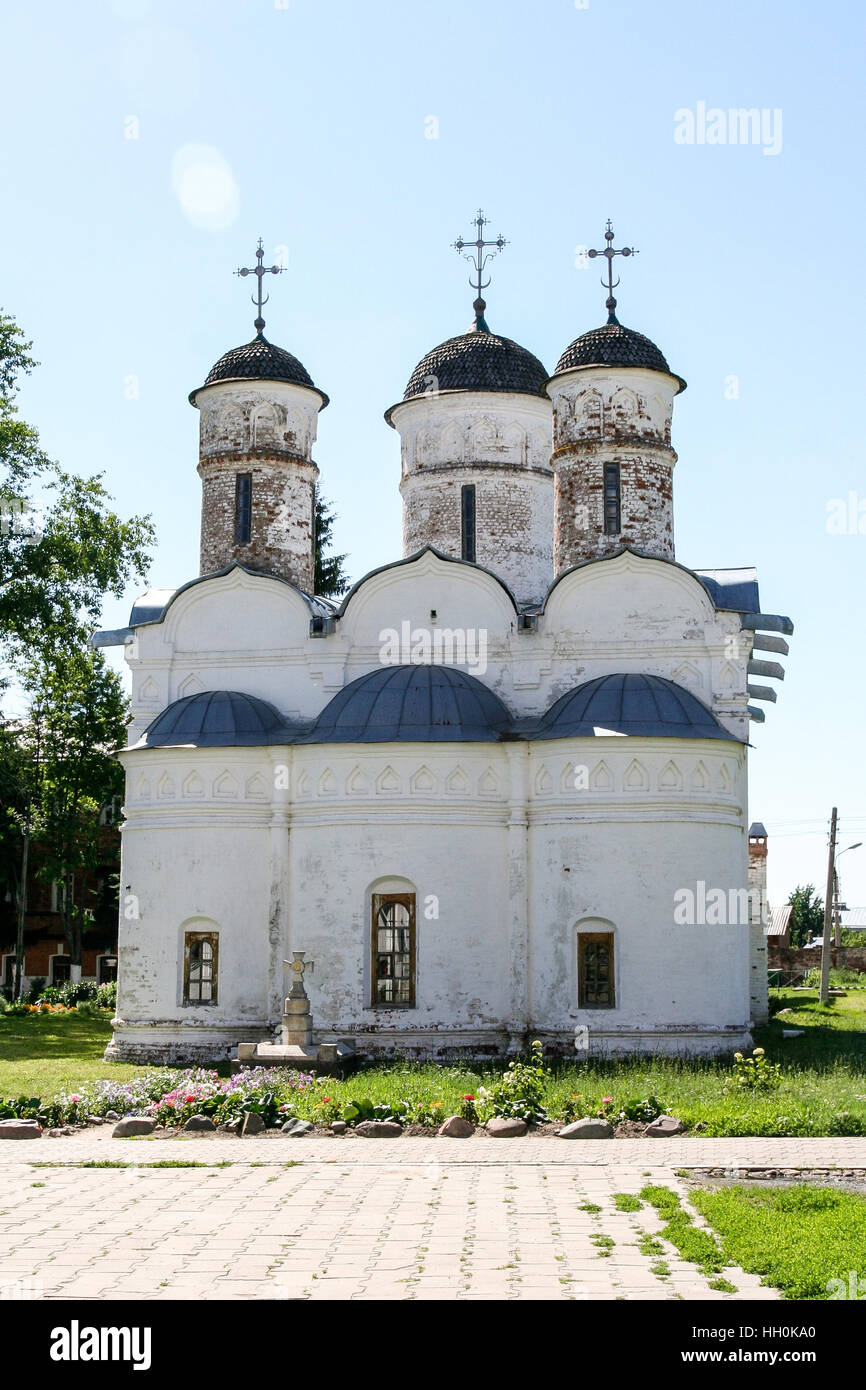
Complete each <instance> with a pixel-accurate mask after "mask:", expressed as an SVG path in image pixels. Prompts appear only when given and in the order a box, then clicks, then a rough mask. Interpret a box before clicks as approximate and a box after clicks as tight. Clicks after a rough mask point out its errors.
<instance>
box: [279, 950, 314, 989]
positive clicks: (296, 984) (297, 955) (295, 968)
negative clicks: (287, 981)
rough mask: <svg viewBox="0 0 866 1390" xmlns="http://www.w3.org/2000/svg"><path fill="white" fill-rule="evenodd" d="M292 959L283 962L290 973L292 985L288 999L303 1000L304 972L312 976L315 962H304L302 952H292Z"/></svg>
mask: <svg viewBox="0 0 866 1390" xmlns="http://www.w3.org/2000/svg"><path fill="white" fill-rule="evenodd" d="M292 957H293V959H292V960H284V961H283V965H284V966H286V967H287V968H288V969H289V970H291V972H292V984H291V988H290V990H289V998H290V999H303V998H305V997H306V990H305V989H304V971H305V970H309V972H310V974H312V973H313V970H314V969H315V966H316V962H315V961H313V960H306V961H305V960H304V952H303V951H293V952H292Z"/></svg>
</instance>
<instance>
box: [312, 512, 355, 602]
mask: <svg viewBox="0 0 866 1390" xmlns="http://www.w3.org/2000/svg"><path fill="white" fill-rule="evenodd" d="M336 519H337V517H336V513H335V512H334V511H333V509H332V507H331V505H330V503H329V502H326V501H325V500H324V498H323V497H320V496H319V492H318V489H317V490H316V553H315V561H316V567H315V580H314V585H313V588H314V590H315V592H316V593H317V594H319V595H321V597H322V598H339V597H340V595H341V594H344V593H345V592H346V590H347V589H348V587H349V584H350V580H349V577H348V575H347V574H346V572H345V570H344V569H343V561H344V560H345V558H346V556H345V555H329V554H328V553H327V552H328V551H329V550H330V549H331V545H332V541H331V532H332V531H333V529H334V522H335V521H336Z"/></svg>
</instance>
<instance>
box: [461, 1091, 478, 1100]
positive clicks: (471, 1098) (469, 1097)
mask: <svg viewBox="0 0 866 1390" xmlns="http://www.w3.org/2000/svg"><path fill="white" fill-rule="evenodd" d="M463 1099H464V1100H474V1099H475V1096H474V1095H473V1093H472V1092H471V1091H470V1092H469V1095H468V1096H464V1097H463Z"/></svg>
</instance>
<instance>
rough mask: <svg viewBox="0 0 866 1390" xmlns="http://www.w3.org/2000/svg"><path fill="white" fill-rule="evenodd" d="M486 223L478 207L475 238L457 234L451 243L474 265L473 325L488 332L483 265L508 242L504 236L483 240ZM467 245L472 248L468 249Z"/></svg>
mask: <svg viewBox="0 0 866 1390" xmlns="http://www.w3.org/2000/svg"><path fill="white" fill-rule="evenodd" d="M486 225H487V218H486V217H485V216H484V213H483V212H482V211H481V209H480V208H479V209H478V211H477V213H476V214H475V233H476V235H475V240H474V241H464V240H463V238H462V236H459V237H458V238H457V240H456V241H454V242H452V243H451V244H452V246H453V247H454V249H455V250H456V251H459V252H460V254H461V256H463V257H464V258H465V259H466V260H467V261H469V262H470V263H471V264H472V265H473V266H474V267H475V274H474V275H471V276H470V277H469V283H470V285H472V287H473V288H474V290H475V303H474V304H473V306H472V307H473V309H474V310H475V327H476V328H477V329H479V330H480V331H481V332H484V333H489V331H490V330H489V328H488V327H487V324H486V323H485V322H484V310H485V309H486V308H487V305H486V304H485V302H484V300H483V299H482V298H481V291H482V290H485V289H486V288H487V286H488V285H489V284H490V281H489V280H484V279H483V278H482V277H483V274H484V267H485V266H486V264H487V262H488V261H490V260H492V259H493V257H494V256H496V255H498V254H499V252H500V251H501V250H502V248H503V246H507V245H508V242H507V241H506V240H505V237H504V236H498V237H497V238H496V240H495V241H485V240H484V228H485V226H486ZM469 247H472V248H473V249H472V250H469V249H468V248H469ZM487 247H493V250H490V251H488V250H487Z"/></svg>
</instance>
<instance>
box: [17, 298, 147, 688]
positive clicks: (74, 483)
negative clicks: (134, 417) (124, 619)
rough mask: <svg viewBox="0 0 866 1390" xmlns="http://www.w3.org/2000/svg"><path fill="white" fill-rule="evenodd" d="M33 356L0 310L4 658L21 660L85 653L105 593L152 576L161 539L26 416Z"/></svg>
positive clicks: (118, 593)
mask: <svg viewBox="0 0 866 1390" xmlns="http://www.w3.org/2000/svg"><path fill="white" fill-rule="evenodd" d="M30 348H31V344H30V343H29V342H27V341H26V339H25V338H24V335H23V334H22V332H21V330H20V328H19V327H18V326H17V324H16V323H15V321H14V319H12V318H11V317H10V316H9V315H7V314H4V313H3V312H2V311H0V655H2V656H4V657H5V658H6V659H7V660H10V661H13V662H18V661H20V660H21V659H22V657H23V656H24V654H25V653H27V654H32V653H33V651H34V650H38V651H40V652H42V653H43V654H47V653H49V652H52V651H55V650H57V649H58V648H60V647H64V646H69V645H72V646H80V645H81V643H82V641H83V640H85V639H86V635H87V633H88V631H89V630H90V629H91V628H92V627H93V626H94V625H95V623H96V622H97V621H98V619H99V614H100V610H101V607H102V600H103V598H104V596H105V594H106V593H111V594H113V595H114V596H115V597H116V598H120V597H121V596H122V595H123V592H124V590H125V588H126V586H127V584H128V583H129V582H130V581H131V580H132V579H143V578H144V575H145V572H146V569H147V563H148V552H149V549H150V547H151V545H152V543H153V538H154V533H153V527H152V525H151V522H150V520H149V518H147V517H132V518H131V519H130V520H128V521H124V520H122V519H121V518H120V517H119V516H118V515H117V514H116V513H115V512H114V511H112V509H111V506H110V503H111V498H110V497H109V495H108V493H107V492H106V491H105V488H104V487H103V485H102V482H101V478H100V477H99V476H93V477H85V478H82V477H77V476H76V475H75V474H72V473H68V472H66V471H65V470H64V469H62V468H60V466H59V465H58V464H56V463H54V462H53V461H52V460H51V459H49V458H48V457H47V456H46V454H45V453H43V451H42V449H41V447H40V445H39V437H38V435H37V433H36V431H35V430H34V429H33V428H32V427H31V426H30V425H28V424H27V423H26V422H25V421H23V420H22V419H21V418H20V416H19V414H18V409H17V406H16V404H15V396H16V394H17V392H18V389H19V379H20V378H21V376H23V375H29V374H30V372H31V371H32V370H33V367H34V366H35V365H36V364H35V362H34V360H33V358H32V357H31V355H30Z"/></svg>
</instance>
